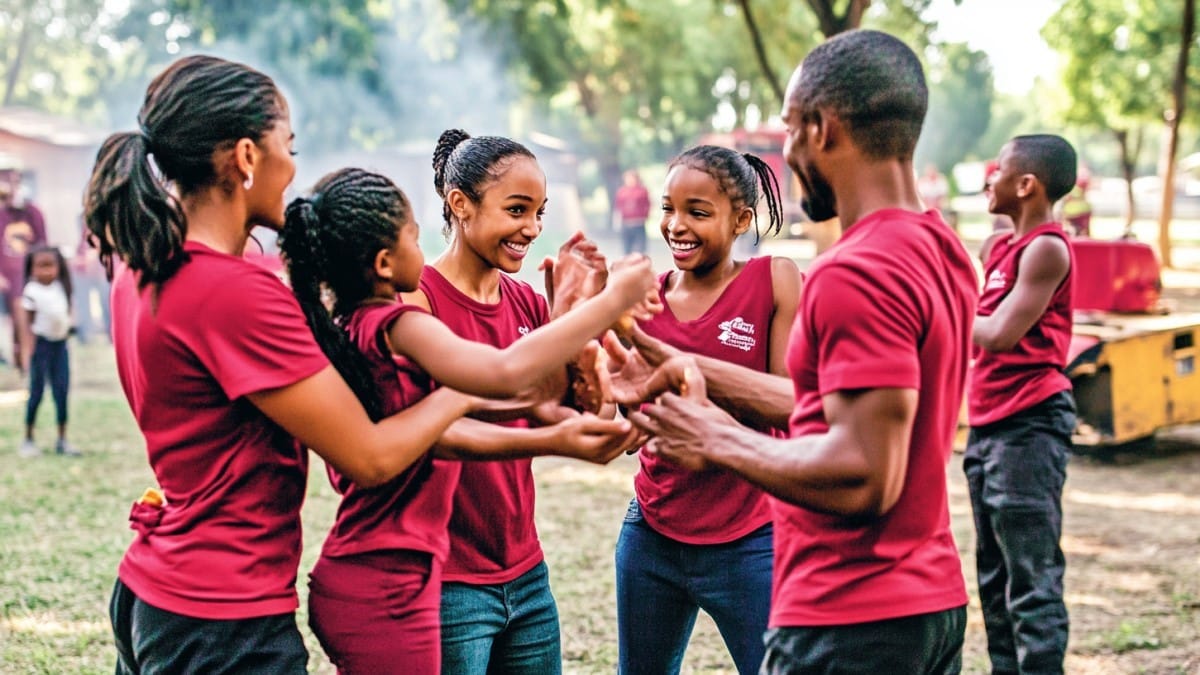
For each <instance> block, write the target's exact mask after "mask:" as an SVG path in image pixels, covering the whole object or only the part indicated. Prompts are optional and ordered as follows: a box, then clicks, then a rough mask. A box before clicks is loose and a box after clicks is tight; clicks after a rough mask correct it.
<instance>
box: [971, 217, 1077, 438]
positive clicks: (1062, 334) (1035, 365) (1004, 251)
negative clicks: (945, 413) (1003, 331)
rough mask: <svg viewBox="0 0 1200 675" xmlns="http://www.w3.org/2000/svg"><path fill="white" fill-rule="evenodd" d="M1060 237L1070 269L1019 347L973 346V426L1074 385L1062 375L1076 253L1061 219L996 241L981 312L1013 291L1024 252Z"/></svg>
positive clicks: (989, 310) (985, 312) (989, 311)
mask: <svg viewBox="0 0 1200 675" xmlns="http://www.w3.org/2000/svg"><path fill="white" fill-rule="evenodd" d="M1042 236H1047V237H1058V238H1059V239H1062V240H1063V242H1064V243H1066V244H1067V251H1068V255H1070V256H1071V269H1070V270H1069V271H1068V272H1067V276H1066V278H1065V279H1063V280H1062V283H1061V284H1059V286H1058V290H1057V291H1055V292H1054V295H1053V296H1052V297H1051V298H1050V305H1049V306H1048V307H1047V308H1046V313H1045V314H1043V315H1042V317H1041V318H1040V319H1038V321H1037V323H1035V324H1033V328H1030V329H1029V332H1028V333H1026V334H1025V335H1024V337H1022V338H1021V340H1020V341H1019V342H1017V345H1016V346H1015V347H1014V348H1013V349H1012V350H1011V351H1006V352H990V351H987V350H986V349H983V348H981V347H978V346H976V347H975V353H974V356H975V365H974V367H973V368H972V369H971V384H970V395H969V396H968V401H969V409H968V414H969V416H970V422H971V426H975V427H978V426H983V425H985V424H991V423H993V422H997V421H999V420H1002V419H1004V418H1005V417H1009V416H1011V415H1014V414H1016V413H1018V412H1021V411H1022V410H1025V409H1026V408H1029V407H1030V406H1033V405H1036V404H1038V403H1041V402H1042V401H1044V400H1046V399H1047V398H1049V397H1050V396H1052V395H1054V394H1057V393H1058V392H1060V391H1066V390H1068V389H1070V388H1071V381H1070V380H1069V379H1067V376H1066V375H1065V374H1064V373H1063V369H1064V368H1066V366H1067V349H1068V348H1069V347H1070V346H1071V311H1072V308H1073V306H1074V305H1073V300H1072V299H1073V294H1074V287H1075V257H1074V253H1072V252H1071V245H1070V242H1068V241H1067V237H1066V233H1064V232H1063V229H1062V226H1061V225H1060V224H1058V223H1046V224H1045V225H1039V226H1037V227H1036V228H1034V229H1033V230H1032V231H1031V232H1029V233H1027V234H1026V235H1025V236H1023V237H1021V238H1020V239H1016V238H1014V237H1009V238H1008V239H1005V240H1001V241H998V242H996V244H995V245H994V246H993V247H992V251H991V254H990V255H989V256H988V261H987V265H986V266H985V267H986V274H985V278H986V279H987V281H985V282H984V287H983V295H982V296H981V297H980V299H979V312H978V313H979V316H990V315H991V314H992V312H995V311H996V308H997V307H999V306H1000V303H1001V302H1002V301H1003V300H1004V298H1006V297H1008V294H1009V293H1011V292H1012V289H1013V286H1014V285H1015V284H1016V281H1017V274H1018V272H1019V270H1020V265H1021V254H1022V253H1024V251H1025V249H1026V248H1027V247H1028V246H1029V245H1030V244H1031V243H1033V240H1034V239H1036V238H1038V237H1042Z"/></svg>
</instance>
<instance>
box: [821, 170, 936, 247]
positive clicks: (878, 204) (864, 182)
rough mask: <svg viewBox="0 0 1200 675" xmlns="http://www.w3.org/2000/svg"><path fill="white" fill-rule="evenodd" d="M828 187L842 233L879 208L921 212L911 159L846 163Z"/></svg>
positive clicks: (923, 208) (922, 207) (921, 207)
mask: <svg viewBox="0 0 1200 675" xmlns="http://www.w3.org/2000/svg"><path fill="white" fill-rule="evenodd" d="M845 168H846V170H845V171H841V172H839V176H838V178H836V179H833V178H830V179H829V181H830V185H831V187H832V188H833V193H834V195H836V198H837V212H838V219H839V220H840V221H841V223H842V230H843V231H845V230H847V229H849V228H850V226H852V225H854V224H855V223H857V222H858V221H860V220H862V219H863V218H865V217H866V216H868V215H870V214H872V213H875V212H876V211H881V210H883V209H902V210H904V211H912V212H914V213H923V212H924V211H925V205H924V204H923V203H922V202H921V198H920V197H919V196H918V193H917V177H916V173H914V172H913V164H912V160H901V159H887V160H870V159H866V158H860V160H859V161H856V162H852V163H847V165H846V167H845Z"/></svg>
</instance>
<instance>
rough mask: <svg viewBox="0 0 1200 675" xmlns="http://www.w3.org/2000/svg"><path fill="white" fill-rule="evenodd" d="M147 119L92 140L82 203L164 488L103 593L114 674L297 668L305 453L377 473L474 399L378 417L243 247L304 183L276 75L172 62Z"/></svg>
mask: <svg viewBox="0 0 1200 675" xmlns="http://www.w3.org/2000/svg"><path fill="white" fill-rule="evenodd" d="M138 122H139V125H140V127H141V128H140V130H139V131H136V132H123V133H118V134H114V135H112V136H110V137H109V138H108V139H107V140H106V141H105V142H104V143H103V145H102V146H101V148H100V151H99V155H98V157H97V160H96V165H95V168H94V169H93V170H92V176H91V180H90V182H89V185H88V188H87V192H86V195H85V203H84V207H85V213H86V222H87V227H88V231H89V233H90V235H91V239H92V241H93V242H94V244H95V245H97V246H98V248H99V250H100V257H101V260H102V261H103V262H104V264H105V266H106V268H107V270H108V272H109V275H110V276H112V270H113V261H114V258H115V259H119V260H120V261H121V262H122V263H123V269H122V270H121V271H120V273H119V274H118V275H117V277H116V279H115V281H114V284H113V290H112V297H113V300H112V309H113V345H114V348H115V350H116V360H117V370H118V374H119V376H120V380H121V386H122V388H123V389H124V392H125V396H126V398H127V399H128V400H129V405H130V407H131V408H132V411H133V415H134V418H135V420H136V422H137V425H138V427H139V429H140V430H141V431H142V434H143V435H144V436H145V441H146V453H147V456H148V459H149V462H150V466H151V468H152V469H153V471H154V475H155V478H156V480H157V482H158V485H159V486H160V487H161V492H157V491H147V494H146V495H145V496H144V497H143V498H142V499H140V500H138V502H136V503H135V504H134V505H133V508H132V510H131V512H130V521H131V524H132V527H133V529H134V530H135V531H136V532H137V535H136V537H135V538H134V540H133V542H132V543H131V544H130V545H129V548H128V550H127V551H126V553H125V556H124V558H123V559H122V560H121V564H120V568H119V570H118V573H117V574H118V580H117V582H116V585H115V588H114V589H113V597H112V603H111V605H110V614H111V618H112V623H113V634H114V638H115V641H116V647H117V653H118V662H117V672H118V673H139V672H187V673H213V672H270V673H304V672H306V669H307V661H308V652H307V650H306V649H305V647H304V642H303V639H302V638H301V635H300V631H299V630H298V629H297V626H296V618H295V609H296V607H297V604H298V597H297V593H296V588H295V582H296V572H297V567H298V566H299V562H300V548H301V531H300V507H301V504H302V502H303V500H304V494H305V488H306V486H307V474H308V450H307V449H306V448H311V449H312V450H313V451H315V452H316V453H317V454H318V455H320V456H321V457H323V458H324V459H325V460H326V462H328V463H329V464H330V465H332V466H333V467H335V468H336V469H337V470H338V472H339V473H340V474H342V475H344V476H347V477H348V478H349V479H350V480H353V481H354V482H355V483H357V484H358V485H360V486H364V487H369V486H372V485H379V484H383V483H385V482H387V481H388V480H390V479H391V478H393V477H394V476H396V475H398V474H400V473H402V472H404V471H405V470H406V469H407V468H408V467H409V466H411V465H412V463H413V462H414V461H415V460H416V459H417V458H419V457H422V456H423V455H424V454H425V452H426V451H427V449H428V448H429V446H430V445H432V444H433V443H434V442H435V441H436V440H437V439H438V437H439V436H441V434H442V432H443V431H445V429H446V428H447V427H448V426H449V425H450V424H451V423H452V422H453V421H455V420H457V419H458V418H460V417H462V416H463V415H464V414H466V413H468V412H471V411H472V410H474V409H476V408H477V407H479V405H481V404H480V402H479V401H478V400H476V399H475V398H474V397H469V396H467V395H465V394H461V393H459V392H456V391H453V390H451V389H443V390H439V391H437V392H434V393H433V394H431V395H430V396H428V397H426V398H425V399H424V400H422V401H421V402H420V403H419V404H417V405H414V406H412V407H410V408H407V409H405V410H404V411H403V412H402V413H400V414H398V415H395V416H392V417H389V418H386V419H379V418H378V416H376V417H375V419H372V417H371V416H368V414H367V412H366V411H365V410H364V409H363V406H362V404H360V403H359V401H358V399H357V398H356V397H355V395H354V390H353V389H352V388H351V387H350V386H347V383H346V381H345V379H343V377H342V376H341V375H340V374H339V373H338V371H337V370H335V369H334V368H333V367H332V366H331V365H330V363H329V359H328V358H327V357H326V356H325V354H324V353H322V351H321V349H320V347H319V345H318V344H317V342H316V340H314V339H313V335H312V332H311V331H310V330H309V328H308V326H307V325H306V323H305V316H304V314H303V313H302V312H301V310H300V307H299V305H298V304H297V303H296V299H295V298H294V297H293V296H292V294H291V292H289V291H288V289H287V287H286V286H284V285H283V284H282V283H281V282H280V281H279V279H278V278H277V277H275V276H274V275H273V274H271V273H270V272H268V271H266V270H265V269H263V268H261V267H258V266H256V265H254V264H252V263H250V262H249V261H247V260H245V259H244V258H242V257H241V252H242V250H243V248H244V247H245V244H246V241H247V238H248V236H249V232H250V229H251V228H252V227H254V226H256V225H263V226H267V227H270V228H272V229H278V228H279V227H281V226H282V225H283V220H284V199H283V194H284V190H285V189H286V188H287V186H288V184H289V183H290V182H291V180H292V177H293V176H294V175H295V163H294V160H293V159H292V154H293V153H292V151H291V150H292V142H293V134H292V130H291V123H290V121H289V114H288V107H287V102H286V101H285V99H284V98H283V96H282V95H281V94H280V92H279V90H278V89H277V88H276V86H275V83H274V82H273V81H272V80H271V78H269V77H267V76H266V75H264V74H262V73H260V72H258V71H256V70H254V69H252V68H249V67H247V66H245V65H242V64H240V63H232V62H229V61H225V60H223V59H218V58H214V57H211V56H202V55H197V56H189V57H186V58H182V59H179V60H178V61H176V62H175V63H173V64H172V65H171V66H169V67H168V68H167V69H166V70H165V71H163V72H162V73H161V74H160V75H158V76H157V77H156V78H155V79H154V80H153V81H152V82H151V83H150V86H149V89H148V90H147V92H146V97H145V100H144V102H143V104H142V108H141V111H140V112H139V113H138ZM331 411H333V412H334V414H330V413H331Z"/></svg>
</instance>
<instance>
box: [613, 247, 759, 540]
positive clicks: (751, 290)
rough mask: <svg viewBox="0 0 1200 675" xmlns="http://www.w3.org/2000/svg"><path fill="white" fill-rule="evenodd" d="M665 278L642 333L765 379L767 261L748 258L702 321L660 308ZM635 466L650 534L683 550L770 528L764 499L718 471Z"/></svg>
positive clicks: (663, 463) (659, 462)
mask: <svg viewBox="0 0 1200 675" xmlns="http://www.w3.org/2000/svg"><path fill="white" fill-rule="evenodd" d="M670 276H671V272H666V273H664V274H662V275H661V276H660V277H659V291H658V297H659V298H660V299H661V300H662V302H663V311H662V313H661V314H659V315H657V316H655V317H654V318H653V319H651V320H649V321H643V322H641V324H640V325H641V328H642V330H644V331H646V333H647V334H649V335H652V336H654V337H656V338H658V339H660V340H662V341H664V342H666V343H667V344H669V345H672V346H674V347H678V348H680V349H682V350H684V351H687V352H691V353H693V354H702V355H704V356H711V357H713V358H716V359H721V360H722V361H728V362H730V363H736V364H737V365H739V366H745V367H746V368H752V369H754V370H757V371H760V372H767V362H768V359H769V357H770V352H771V336H770V334H769V331H770V328H771V319H772V317H773V316H774V314H775V296H774V293H773V290H772V285H771V258H770V257H762V258H754V259H752V260H750V261H748V262H747V263H746V266H745V267H744V268H742V271H741V272H740V273H738V275H737V277H735V278H734V279H733V281H731V282H730V283H729V285H728V286H726V287H725V290H724V291H722V292H721V297H719V298H717V301H716V302H715V303H713V305H712V307H710V308H709V309H708V310H707V311H706V312H704V314H703V315H702V316H700V317H698V318H696V319H694V320H692V321H680V320H679V319H678V318H676V316H675V315H674V314H673V313H672V312H671V306H670V304H668V302H667V297H666V291H667V281H668V279H669V278H670ZM639 457H640V458H641V462H642V466H641V470H640V471H639V472H638V474H637V476H636V477H635V478H634V479H633V486H634V489H635V490H636V492H637V499H638V504H639V506H641V509H642V515H643V516H645V518H646V522H647V523H649V525H650V527H653V528H654V529H655V531H657V532H659V533H661V534H663V535H665V536H667V537H670V538H671V539H674V540H676V541H681V542H684V543H686V544H724V543H727V542H730V541H733V540H735V539H739V538H741V537H743V536H745V535H747V534H749V533H750V532H753V531H754V530H757V529H758V528H760V527H762V526H763V525H766V524H767V523H769V522H770V521H771V504H770V501H769V500H768V499H767V495H766V493H765V492H763V491H762V490H760V489H759V488H757V487H755V486H753V485H751V484H750V483H748V482H746V480H745V479H743V478H741V477H739V476H736V475H734V474H731V473H729V472H727V471H724V470H721V469H713V470H710V471H701V472H696V471H689V470H687V469H684V468H681V467H679V466H678V465H677V464H674V463H672V462H669V461H667V460H664V459H661V458H659V457H657V456H654V455H647V454H646V453H640V454H639Z"/></svg>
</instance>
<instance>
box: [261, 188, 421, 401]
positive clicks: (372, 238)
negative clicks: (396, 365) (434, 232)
mask: <svg viewBox="0 0 1200 675" xmlns="http://www.w3.org/2000/svg"><path fill="white" fill-rule="evenodd" d="M411 217H412V208H411V204H410V203H409V201H408V197H406V196H405V194H404V193H403V192H402V191H401V190H400V188H398V187H396V185H395V184H394V183H392V182H391V181H390V180H388V179H387V178H386V177H385V176H381V175H379V174H374V173H370V172H367V171H363V170H361V169H342V170H340V171H335V172H333V173H331V174H329V175H327V176H325V177H324V178H322V179H321V180H320V181H319V182H318V183H317V184H316V186H314V187H313V196H312V198H310V199H306V198H300V199H295V200H293V201H292V203H291V204H288V207H287V210H286V212H285V214H284V222H283V229H282V230H281V231H280V233H279V248H280V250H281V251H282V252H283V258H284V260H285V261H286V262H287V267H288V275H289V276H290V277H291V283H292V292H293V293H294V294H295V295H296V299H297V300H298V301H299V303H300V308H301V310H303V311H304V317H305V319H306V320H307V321H308V325H309V328H311V329H312V332H313V336H314V337H315V338H316V340H317V344H318V345H320V346H321V351H323V352H325V356H326V357H328V359H329V361H330V363H332V364H333V367H334V368H336V369H337V371H338V372H339V373H340V374H341V376H342V378H343V379H345V380H346V383H347V384H349V385H350V390H351V391H353V392H354V395H355V396H357V397H358V400H359V401H360V402H361V403H362V405H363V408H366V410H367V415H369V416H370V417H371V419H372V420H376V421H378V420H380V419H382V418H383V416H384V412H385V411H384V408H383V400H382V399H381V398H380V396H379V389H378V387H377V386H376V383H375V378H374V374H373V372H372V370H371V364H370V362H369V361H368V360H367V357H366V356H365V355H364V354H363V353H362V352H361V351H360V350H359V349H358V347H357V346H356V345H355V344H354V343H353V342H352V341H351V340H350V336H349V335H348V334H347V333H346V331H345V330H344V329H343V328H342V327H341V326H339V325H338V323H337V321H338V320H341V321H345V320H346V319H348V318H349V316H350V314H351V313H352V312H353V311H354V309H355V308H357V307H358V306H359V305H360V304H361V303H362V302H363V301H364V300H366V299H367V297H368V296H369V295H370V293H371V292H372V290H373V288H374V283H373V278H372V275H371V272H370V271H369V270H370V266H372V265H373V264H374V259H375V255H376V254H377V253H378V252H379V251H380V250H382V249H387V248H391V247H392V246H394V245H395V244H396V229H397V224H398V223H404V222H407V221H408V220H410V219H411ZM326 293H328V294H329V295H332V296H333V298H332V299H333V311H332V313H331V312H330V310H329V309H328V308H327V306H326V302H325V301H326Z"/></svg>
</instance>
